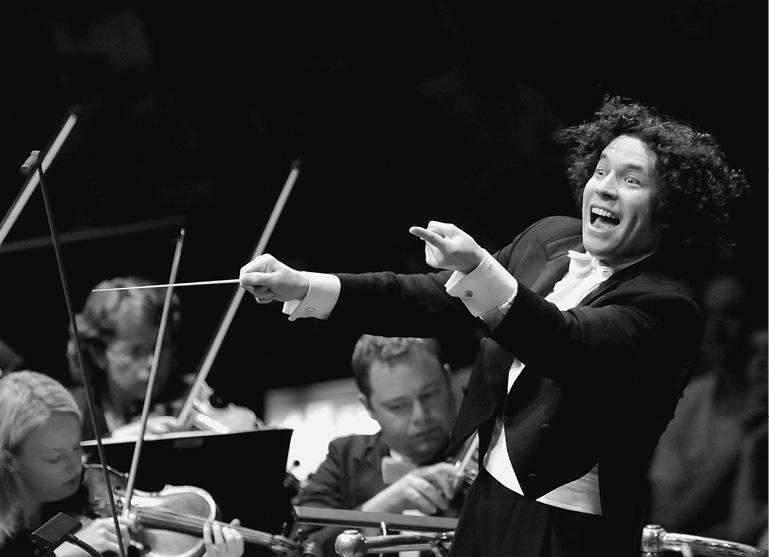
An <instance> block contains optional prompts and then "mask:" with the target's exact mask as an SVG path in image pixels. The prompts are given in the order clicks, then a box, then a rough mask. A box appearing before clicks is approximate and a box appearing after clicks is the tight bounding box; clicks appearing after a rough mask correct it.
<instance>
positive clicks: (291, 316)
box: [283, 271, 342, 321]
mask: <svg viewBox="0 0 769 557" xmlns="http://www.w3.org/2000/svg"><path fill="white" fill-rule="evenodd" d="M305 274H306V275H307V278H309V279H310V289H309V290H308V291H307V295H306V296H305V297H304V299H303V300H291V301H290V302H284V303H283V313H285V314H287V315H288V320H289V321H296V320H297V319H301V318H304V317H314V318H316V319H328V316H329V315H331V312H332V311H333V309H334V306H336V302H337V300H339V292H340V290H341V289H342V283H341V282H340V281H339V277H337V276H336V275H330V274H326V273H312V272H309V271H305Z"/></svg>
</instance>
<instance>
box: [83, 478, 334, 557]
mask: <svg viewBox="0 0 769 557" xmlns="http://www.w3.org/2000/svg"><path fill="white" fill-rule="evenodd" d="M107 471H108V474H109V477H110V482H109V483H110V485H111V486H112V492H113V498H114V501H115V508H116V510H117V512H122V511H123V509H124V508H125V502H126V501H125V499H126V497H125V488H126V485H125V482H126V479H127V474H124V473H122V472H118V471H117V470H114V469H113V468H110V467H109V466H108V467H107ZM83 485H85V486H86V488H87V489H88V508H89V510H90V511H91V512H92V513H94V514H96V515H97V516H99V517H102V518H105V517H109V516H111V505H110V504H109V499H108V489H107V485H106V481H105V479H104V469H103V468H102V466H101V465H99V464H84V466H83ZM216 515H217V507H216V502H215V501H214V499H213V497H212V496H211V494H209V493H208V492H207V491H205V490H204V489H200V488H198V487H194V486H168V485H167V486H166V487H164V488H163V489H162V490H160V491H158V492H146V491H141V490H137V489H135V490H133V495H132V497H131V501H130V505H129V513H128V516H129V518H131V519H133V521H134V523H135V524H136V526H137V531H136V532H135V533H132V535H131V536H132V537H131V545H132V546H133V547H135V548H136V549H137V550H139V552H140V554H141V555H143V556H146V557H200V556H201V555H203V554H204V553H205V545H204V542H203V527H204V525H205V524H206V522H217V523H219V524H222V525H223V526H228V527H230V528H234V529H235V530H237V531H238V532H240V534H241V535H242V536H243V541H244V542H245V543H246V544H252V545H255V546H259V547H264V548H268V549H270V550H271V551H272V552H273V554H274V555H280V556H284V557H322V554H321V553H320V551H319V550H318V549H317V548H316V547H315V545H314V544H308V545H307V546H303V545H302V544H300V543H297V542H294V541H291V540H289V539H288V538H285V537H283V536H279V535H272V534H268V533H265V532H260V531H258V530H252V529H249V528H243V527H240V526H232V525H229V524H224V523H221V522H218V521H216Z"/></svg>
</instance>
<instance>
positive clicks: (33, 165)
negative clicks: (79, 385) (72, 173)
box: [21, 120, 126, 557]
mask: <svg viewBox="0 0 769 557" xmlns="http://www.w3.org/2000/svg"><path fill="white" fill-rule="evenodd" d="M68 122H69V120H68ZM59 137H61V134H59ZM65 137H66V136H65ZM57 140H58V138H57ZM61 142H63V140H61ZM52 145H54V146H55V145H58V146H60V143H57V142H54V143H53V144H52ZM56 151H58V147H56ZM39 153H40V152H39V151H32V154H30V156H29V158H27V160H26V161H25V162H24V164H23V165H22V167H21V172H22V174H27V173H32V174H37V175H38V181H39V184H40V191H41V192H42V194H43V203H44V204H45V214H46V218H47V219H48V228H49V229H50V231H51V243H52V244H53V251H54V253H55V254H56V265H57V267H58V268H59V277H60V279H61V286H62V290H63V291H64V300H65V302H66V304H67V314H68V315H69V323H70V327H72V334H73V336H74V340H75V351H76V353H77V361H78V365H79V366H80V373H81V375H82V376H83V386H84V387H85V394H86V401H87V402H88V410H89V412H90V414H91V422H92V424H93V430H94V435H95V437H96V448H97V450H98V453H99V459H100V460H101V462H102V463H103V464H104V467H103V470H104V481H105V483H106V485H107V493H108V499H109V504H110V509H111V511H112V519H113V523H114V525H115V532H120V522H118V515H117V511H116V508H115V498H114V496H113V493H112V485H111V483H110V479H109V472H108V470H107V468H108V467H107V457H106V455H105V453H104V445H103V444H102V440H101V435H100V434H99V427H98V424H97V423H96V404H95V402H94V396H93V390H92V386H91V385H92V383H91V378H90V373H89V372H88V371H87V368H86V366H84V365H83V351H82V347H81V346H80V334H79V332H78V330H77V320H76V319H75V311H74V309H73V306H72V299H71V298H70V296H69V285H68V282H67V275H66V272H65V271H64V264H63V262H62V257H61V249H60V248H59V241H58V235H57V233H56V225H55V223H54V219H53V211H52V210H51V203H50V200H49V199H48V192H47V190H46V186H45V180H44V178H43V176H44V171H43V164H42V162H41V160H40V157H39ZM48 153H51V149H50V148H49V150H48ZM48 153H47V154H48ZM47 154H46V155H47ZM30 183H32V181H31V180H28V181H27V184H30ZM35 183H37V182H35ZM117 542H118V549H119V552H120V557H126V550H125V548H124V547H123V537H122V536H120V535H118V536H117Z"/></svg>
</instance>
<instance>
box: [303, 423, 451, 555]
mask: <svg viewBox="0 0 769 557" xmlns="http://www.w3.org/2000/svg"><path fill="white" fill-rule="evenodd" d="M389 454H390V447H389V446H388V445H387V444H386V443H385V441H384V439H383V438H382V435H381V433H375V434H373V435H362V434H361V435H348V436H345V437H340V438H338V439H334V440H333V441H331V443H329V447H328V454H327V455H326V458H325V460H324V461H323V462H322V463H321V464H320V466H319V467H318V469H317V470H316V471H315V473H313V475H312V476H311V477H310V478H309V480H308V482H307V483H306V485H305V486H304V487H303V488H302V491H301V493H300V494H299V497H298V504H299V505H306V506H311V507H325V508H329V509H346V510H360V507H361V505H363V503H365V502H366V501H368V500H369V499H371V498H372V497H373V496H374V495H376V494H377V493H379V492H380V491H382V490H383V489H385V488H386V487H387V484H386V483H385V482H384V480H383V479H382V459H383V458H384V457H386V456H389ZM457 501H458V502H459V500H457ZM458 510H459V509H458V508H456V507H450V508H449V511H447V513H448V516H457V514H458ZM438 516H447V514H444V513H441V514H440V515H438ZM302 529H303V530H304V533H305V534H306V541H308V542H314V543H315V544H316V545H318V547H320V548H321V549H322V551H323V555H324V556H327V557H332V556H335V555H336V552H335V551H334V543H335V542H336V538H337V536H338V535H339V534H341V533H342V532H343V531H344V530H345V529H346V528H343V527H336V526H324V527H303V528H302Z"/></svg>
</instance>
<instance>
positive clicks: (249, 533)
mask: <svg viewBox="0 0 769 557" xmlns="http://www.w3.org/2000/svg"><path fill="white" fill-rule="evenodd" d="M143 517H147V518H150V519H154V520H156V521H157V524H148V525H149V526H186V527H188V528H189V529H191V530H192V529H195V532H194V533H199V532H201V533H202V531H203V525H204V524H205V523H206V522H208V519H206V518H203V517H199V516H195V515H188V514H184V513H180V512H178V511H173V510H167V509H165V510H164V509H152V508H146V509H142V510H141V513H140V515H139V521H140V522H141V521H142V520H141V519H142V518H143ZM164 520H165V521H166V522H164ZM212 522H215V523H216V524H220V525H222V526H229V527H230V528H234V529H235V530H237V531H239V532H240V533H241V534H242V535H243V537H244V539H246V540H247V541H252V542H255V543H261V544H264V545H265V546H267V547H271V546H274V545H278V546H282V547H284V548H288V549H296V546H295V545H294V544H293V543H292V542H289V541H288V540H286V541H284V540H282V539H280V538H276V537H275V536H272V535H271V534H267V533H265V532H260V531H258V530H251V529H248V528H242V527H240V526H232V525H230V524H226V523H223V522H220V521H218V520H214V521H212Z"/></svg>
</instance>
